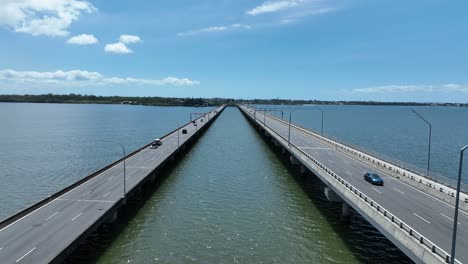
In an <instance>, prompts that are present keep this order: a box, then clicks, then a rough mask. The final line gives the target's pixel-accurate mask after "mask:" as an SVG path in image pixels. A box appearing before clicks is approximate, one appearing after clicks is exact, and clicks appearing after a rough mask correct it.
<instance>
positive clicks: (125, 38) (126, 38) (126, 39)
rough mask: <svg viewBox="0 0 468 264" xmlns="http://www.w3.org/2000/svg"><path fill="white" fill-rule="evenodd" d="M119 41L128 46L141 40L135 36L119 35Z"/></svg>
mask: <svg viewBox="0 0 468 264" xmlns="http://www.w3.org/2000/svg"><path fill="white" fill-rule="evenodd" d="M119 41H120V42H122V43H124V44H130V43H138V42H141V39H140V37H139V36H135V35H120V38H119Z"/></svg>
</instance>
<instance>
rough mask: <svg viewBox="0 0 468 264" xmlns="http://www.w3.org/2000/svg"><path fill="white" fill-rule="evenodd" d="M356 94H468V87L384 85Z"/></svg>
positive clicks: (368, 88) (360, 90)
mask: <svg viewBox="0 0 468 264" xmlns="http://www.w3.org/2000/svg"><path fill="white" fill-rule="evenodd" d="M352 91H353V92H356V93H366V94H383V93H415V92H423V93H440V92H459V93H468V85H466V84H465V85H463V84H442V85H382V86H373V87H367V88H357V89H353V90H352Z"/></svg>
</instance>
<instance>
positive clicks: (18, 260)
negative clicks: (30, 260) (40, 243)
mask: <svg viewBox="0 0 468 264" xmlns="http://www.w3.org/2000/svg"><path fill="white" fill-rule="evenodd" d="M35 249H36V247H34V248H33V249H31V250H29V251H28V253H26V254H24V255H23V256H22V257H21V258H19V259H17V260H16V263H18V262H20V261H21V260H22V259H24V258H25V257H26V256H27V255H29V254H30V253H31V252H33V251H34V250H35Z"/></svg>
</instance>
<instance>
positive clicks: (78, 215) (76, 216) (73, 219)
mask: <svg viewBox="0 0 468 264" xmlns="http://www.w3.org/2000/svg"><path fill="white" fill-rule="evenodd" d="M82 214H83V212H81V213H79V214H77V215H75V217H73V218H72V221H75V219H77V218H78V217H80V215H82Z"/></svg>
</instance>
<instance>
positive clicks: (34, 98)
mask: <svg viewBox="0 0 468 264" xmlns="http://www.w3.org/2000/svg"><path fill="white" fill-rule="evenodd" d="M0 102H14V103H64V104H132V105H159V106H213V105H221V104H226V105H234V104H238V103H246V104H257V105H308V104H312V105H337V104H338V105H414V106H425V105H438V106H465V107H467V106H468V103H416V102H376V101H320V100H288V99H249V100H246V99H232V98H174V97H157V96H156V97H154V96H153V97H129V96H96V95H81V94H64V95H62V94H41V95H30V94H25V95H0Z"/></svg>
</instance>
